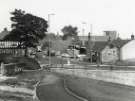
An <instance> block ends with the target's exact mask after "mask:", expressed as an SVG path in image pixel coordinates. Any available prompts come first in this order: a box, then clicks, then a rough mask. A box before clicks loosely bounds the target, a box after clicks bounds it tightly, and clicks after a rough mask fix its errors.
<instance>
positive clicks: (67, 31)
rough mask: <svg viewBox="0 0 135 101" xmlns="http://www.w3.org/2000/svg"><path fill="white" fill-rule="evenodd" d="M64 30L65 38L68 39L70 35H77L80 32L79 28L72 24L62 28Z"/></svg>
mask: <svg viewBox="0 0 135 101" xmlns="http://www.w3.org/2000/svg"><path fill="white" fill-rule="evenodd" d="M61 31H62V32H63V34H64V35H63V40H66V39H67V38H68V37H75V36H77V34H78V28H77V27H73V26H71V25H69V26H65V27H63V28H62V30H61Z"/></svg>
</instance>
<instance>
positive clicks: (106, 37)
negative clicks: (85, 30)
mask: <svg viewBox="0 0 135 101" xmlns="http://www.w3.org/2000/svg"><path fill="white" fill-rule="evenodd" d="M79 39H80V40H82V41H88V36H79ZM91 40H92V41H95V42H97V41H99V42H101V41H108V36H91Z"/></svg>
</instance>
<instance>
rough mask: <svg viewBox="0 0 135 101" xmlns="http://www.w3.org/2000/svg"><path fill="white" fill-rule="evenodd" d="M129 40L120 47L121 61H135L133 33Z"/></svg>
mask: <svg viewBox="0 0 135 101" xmlns="http://www.w3.org/2000/svg"><path fill="white" fill-rule="evenodd" d="M131 39H132V40H131V41H129V42H128V43H126V44H125V45H124V46H123V47H122V48H121V50H120V51H121V57H120V58H121V60H123V61H130V62H134V61H135V54H134V52H135V40H134V35H131Z"/></svg>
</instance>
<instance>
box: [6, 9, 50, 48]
mask: <svg viewBox="0 0 135 101" xmlns="http://www.w3.org/2000/svg"><path fill="white" fill-rule="evenodd" d="M11 14H12V15H13V17H11V21H12V22H13V24H12V25H11V28H12V30H11V32H10V34H8V35H7V36H5V38H4V40H12V41H20V42H23V45H24V46H26V47H35V46H36V45H37V44H38V42H39V40H40V39H43V38H44V37H45V32H46V31H47V27H48V25H47V21H46V20H44V19H43V18H40V17H37V16H34V15H32V14H29V13H25V12H24V11H22V10H17V9H15V10H14V11H13V12H11Z"/></svg>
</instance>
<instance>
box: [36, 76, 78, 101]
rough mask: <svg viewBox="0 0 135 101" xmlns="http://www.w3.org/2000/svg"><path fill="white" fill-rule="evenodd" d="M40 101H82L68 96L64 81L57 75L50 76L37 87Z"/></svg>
mask: <svg viewBox="0 0 135 101" xmlns="http://www.w3.org/2000/svg"><path fill="white" fill-rule="evenodd" d="M37 96H38V98H39V100H40V101H80V100H79V99H77V98H76V97H74V96H72V95H70V94H68V92H66V90H65V89H64V86H63V80H62V79H61V78H59V77H58V76H56V75H48V76H47V77H45V79H44V80H43V81H42V82H41V83H40V85H39V86H38V87H37Z"/></svg>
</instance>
